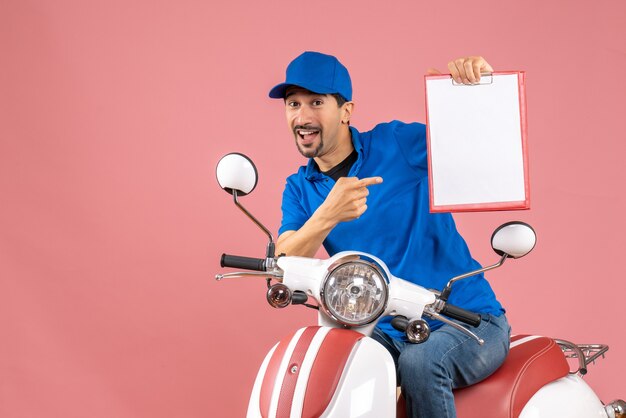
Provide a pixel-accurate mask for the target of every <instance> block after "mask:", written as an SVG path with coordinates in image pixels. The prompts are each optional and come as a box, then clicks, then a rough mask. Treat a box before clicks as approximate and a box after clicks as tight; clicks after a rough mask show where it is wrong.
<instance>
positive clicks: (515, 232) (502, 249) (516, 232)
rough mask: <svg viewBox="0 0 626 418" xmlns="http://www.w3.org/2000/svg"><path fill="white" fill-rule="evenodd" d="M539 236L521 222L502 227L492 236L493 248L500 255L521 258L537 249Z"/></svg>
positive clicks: (506, 224) (509, 223)
mask: <svg viewBox="0 0 626 418" xmlns="http://www.w3.org/2000/svg"><path fill="white" fill-rule="evenodd" d="M536 242H537V235H536V234H535V230H534V229H533V228H532V227H531V226H530V225H528V224H526V223H524V222H520V221H513V222H507V223H505V224H503V225H500V226H499V227H498V228H497V229H496V230H495V231H494V232H493V235H492V236H491V248H493V250H494V251H495V252H496V253H497V254H498V255H504V254H507V255H508V256H509V257H510V258H520V257H523V256H525V255H526V254H528V253H529V252H531V251H532V249H533V248H534V247H535V244H536Z"/></svg>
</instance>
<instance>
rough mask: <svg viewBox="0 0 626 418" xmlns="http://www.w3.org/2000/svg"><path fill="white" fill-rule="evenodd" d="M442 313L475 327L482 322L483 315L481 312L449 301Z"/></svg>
mask: <svg viewBox="0 0 626 418" xmlns="http://www.w3.org/2000/svg"><path fill="white" fill-rule="evenodd" d="M440 314H442V315H445V316H447V317H449V318H452V319H456V320H457V321H461V322H463V323H465V324H467V325H471V326H473V327H477V326H479V325H480V322H481V321H482V317H481V316H480V314H477V313H474V312H470V311H468V310H466V309H463V308H459V307H458V306H454V305H451V304H449V303H446V305H445V306H444V308H443V309H442V310H441V312H440Z"/></svg>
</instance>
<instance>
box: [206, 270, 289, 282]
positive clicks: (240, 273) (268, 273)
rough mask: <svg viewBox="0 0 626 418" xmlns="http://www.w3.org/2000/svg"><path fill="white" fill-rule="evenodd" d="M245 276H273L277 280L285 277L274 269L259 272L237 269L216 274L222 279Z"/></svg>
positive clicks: (218, 279)
mask: <svg viewBox="0 0 626 418" xmlns="http://www.w3.org/2000/svg"><path fill="white" fill-rule="evenodd" d="M243 277H263V278H268V277H272V278H274V279H276V280H279V279H282V278H283V274H282V273H279V272H274V271H259V272H258V273H257V272H251V271H235V272H233V273H224V274H216V275H215V280H217V281H220V280H222V279H238V278H243Z"/></svg>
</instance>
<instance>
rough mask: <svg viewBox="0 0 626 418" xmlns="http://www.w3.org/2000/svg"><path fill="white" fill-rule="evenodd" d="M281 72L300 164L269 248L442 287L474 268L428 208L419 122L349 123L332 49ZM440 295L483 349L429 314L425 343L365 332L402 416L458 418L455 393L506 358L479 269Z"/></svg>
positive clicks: (496, 311)
mask: <svg viewBox="0 0 626 418" xmlns="http://www.w3.org/2000/svg"><path fill="white" fill-rule="evenodd" d="M448 68H449V69H450V72H451V74H452V76H453V78H455V80H456V81H458V82H463V83H466V84H471V83H475V82H478V81H479V80H480V72H481V71H493V70H492V68H491V67H490V66H489V64H488V63H487V62H486V61H485V60H484V59H483V58H481V57H468V58H460V59H458V60H456V61H453V62H451V63H450V64H449V65H448ZM429 73H438V71H437V70H429ZM286 75H287V77H286V80H285V82H284V83H281V84H279V85H277V86H276V87H274V88H273V89H272V90H271V91H270V93H269V96H270V97H271V98H279V99H284V102H285V112H286V116H287V123H288V125H289V128H290V130H291V131H292V132H293V135H294V138H295V142H296V146H297V148H298V150H299V151H300V153H301V154H302V155H303V156H305V157H307V158H309V162H308V164H307V165H306V166H303V167H300V169H299V170H298V172H297V173H296V174H293V175H291V176H290V177H289V178H288V179H287V184H286V186H285V191H284V193H283V202H282V211H283V219H282V224H281V227H280V230H279V237H278V241H277V248H276V253H277V254H281V253H285V254H288V255H299V256H308V257H312V256H313V255H314V254H315V253H316V251H317V250H318V249H319V247H320V246H321V245H324V247H325V248H326V250H327V251H328V253H329V254H331V255H333V254H335V253H337V252H339V251H344V250H358V251H364V252H366V253H371V254H374V255H376V256H377V257H379V258H380V259H382V260H383V261H384V262H385V263H386V264H387V266H388V267H389V269H390V271H391V272H392V274H394V275H395V276H398V277H402V278H404V279H406V280H410V281H413V282H415V283H417V284H419V285H421V286H424V287H426V288H432V289H439V290H441V289H442V288H443V287H444V286H445V284H446V283H447V281H448V280H449V279H450V278H451V277H454V276H456V275H458V274H461V273H465V272H468V271H471V270H475V269H477V268H479V264H478V263H477V262H476V261H475V260H473V259H472V257H471V255H470V253H469V250H468V248H467V245H466V244H465V241H464V240H463V238H462V237H461V236H460V234H459V233H458V232H457V230H456V227H455V224H454V221H453V219H452V216H451V215H450V214H441V213H440V214H431V213H430V212H429V197H428V169H427V157H426V129H425V126H424V125H423V124H419V123H411V124H406V123H402V122H399V121H393V122H389V123H381V124H379V125H377V126H376V127H374V129H372V130H371V131H370V132H359V131H358V130H357V129H355V128H354V127H352V126H350V117H351V116H352V113H353V111H354V103H353V102H352V84H351V80H350V75H349V73H348V70H347V69H346V68H345V67H344V66H343V65H342V64H341V63H340V62H339V61H338V60H337V59H336V58H335V57H333V56H330V55H325V54H320V53H317V52H305V53H303V54H301V55H300V56H298V57H297V58H296V59H294V60H293V61H292V62H291V63H290V64H289V66H288V67H287V74H286ZM383 181H384V182H383ZM449 301H450V303H452V304H454V305H457V306H460V307H462V308H465V309H468V310H470V311H474V312H479V313H481V315H482V318H483V321H482V324H481V325H480V326H479V327H478V328H475V329H474V330H473V331H474V332H475V333H476V334H478V335H479V336H480V337H482V338H483V339H484V340H485V345H483V346H479V345H478V344H477V343H476V341H474V340H473V339H470V338H468V337H467V336H466V335H465V334H463V333H461V332H459V331H457V330H455V329H454V328H453V327H451V326H449V325H442V324H441V323H440V322H434V321H431V323H430V325H431V330H433V332H432V333H431V336H430V339H429V340H428V341H427V342H426V343H423V344H411V343H409V342H407V341H406V337H405V336H404V335H403V334H402V333H400V332H398V331H397V330H395V329H393V328H392V327H391V325H390V323H389V318H386V319H383V320H381V322H380V323H379V325H378V328H377V329H376V330H375V332H374V334H373V335H372V337H373V338H375V339H376V340H378V341H379V342H380V343H382V344H383V345H384V346H385V347H386V348H387V349H388V350H389V351H390V353H391V354H392V357H393V358H394V361H395V363H396V367H397V370H398V379H399V384H400V386H401V387H402V391H403V394H404V397H405V399H406V405H407V413H408V415H409V416H412V417H428V418H433V417H437V418H440V417H455V416H456V413H455V408H454V400H453V397H452V389H455V388H459V387H464V386H468V385H471V384H474V383H477V382H478V381H480V380H482V379H484V378H486V377H487V376H489V375H490V374H491V373H493V372H494V371H495V370H496V369H497V368H498V367H499V366H500V364H501V363H502V362H503V361H504V358H505V357H506V355H507V353H508V347H509V333H510V327H509V325H508V323H507V321H506V318H505V316H504V309H503V308H502V306H501V305H500V303H499V302H498V301H497V300H496V298H495V295H494V294H493V291H492V290H491V287H490V286H489V284H488V283H487V281H486V280H485V278H484V277H483V276H482V275H479V276H475V277H473V278H470V279H466V280H463V281H461V282H458V283H457V284H455V285H454V288H453V291H452V294H451V297H450V299H449Z"/></svg>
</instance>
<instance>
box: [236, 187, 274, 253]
mask: <svg viewBox="0 0 626 418" xmlns="http://www.w3.org/2000/svg"><path fill="white" fill-rule="evenodd" d="M233 201H234V202H235V205H236V206H237V207H238V208H239V209H241V211H242V212H243V213H244V214H245V215H246V216H247V217H248V218H250V220H251V221H252V222H254V223H255V225H256V226H258V227H259V228H260V229H261V230H262V231H263V232H265V234H266V235H267V237H268V238H269V242H268V243H267V250H266V253H265V257H266V258H268V259H274V255H275V254H274V250H275V245H274V238H273V237H272V233H271V232H270V231H269V230H268V229H267V228H266V227H265V226H264V225H263V224H262V223H261V222H260V221H259V220H258V219H257V218H255V217H254V216H253V215H252V214H251V213H250V212H248V210H247V209H246V208H244V207H243V205H242V204H241V203H239V199H238V198H237V190H233Z"/></svg>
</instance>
